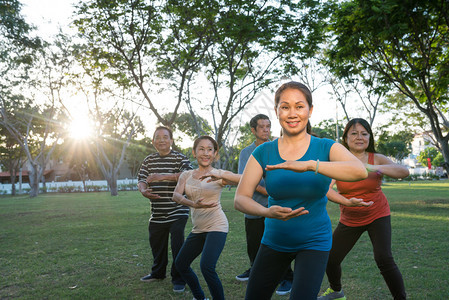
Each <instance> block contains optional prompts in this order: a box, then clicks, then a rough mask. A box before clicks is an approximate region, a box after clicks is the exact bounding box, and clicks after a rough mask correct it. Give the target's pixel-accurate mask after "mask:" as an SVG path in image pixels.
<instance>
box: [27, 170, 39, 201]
mask: <svg viewBox="0 0 449 300" xmlns="http://www.w3.org/2000/svg"><path fill="white" fill-rule="evenodd" d="M29 166H30V168H29V170H28V178H29V180H30V188H31V190H30V197H36V196H37V195H38V194H39V174H38V173H39V172H38V170H37V166H36V165H32V164H30V165H29Z"/></svg>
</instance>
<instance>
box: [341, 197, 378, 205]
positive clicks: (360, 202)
mask: <svg viewBox="0 0 449 300" xmlns="http://www.w3.org/2000/svg"><path fill="white" fill-rule="evenodd" d="M348 201H349V202H350V204H349V205H347V206H364V207H367V206H371V205H373V203H374V202H373V201H370V202H365V201H363V199H360V198H351V199H348Z"/></svg>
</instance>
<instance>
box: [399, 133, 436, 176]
mask: <svg viewBox="0 0 449 300" xmlns="http://www.w3.org/2000/svg"><path fill="white" fill-rule="evenodd" d="M433 143H434V138H433V133H432V131H430V130H429V131H424V132H422V133H417V134H415V136H414V138H413V141H412V143H411V148H412V149H411V150H412V151H411V153H410V154H409V156H408V157H406V158H404V160H403V163H404V164H405V165H406V166H408V167H410V168H422V167H423V166H422V165H421V163H419V162H418V160H417V159H418V156H419V154H420V153H421V152H422V151H423V150H424V149H426V148H428V147H434V144H433Z"/></svg>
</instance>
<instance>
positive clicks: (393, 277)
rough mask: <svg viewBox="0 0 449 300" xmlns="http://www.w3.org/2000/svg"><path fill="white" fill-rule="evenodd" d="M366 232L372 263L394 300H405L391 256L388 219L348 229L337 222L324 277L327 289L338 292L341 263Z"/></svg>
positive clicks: (403, 290)
mask: <svg viewBox="0 0 449 300" xmlns="http://www.w3.org/2000/svg"><path fill="white" fill-rule="evenodd" d="M365 231H368V235H369V237H370V239H371V243H372V245H373V252H374V260H375V261H376V264H377V267H378V268H379V270H380V273H381V274H382V276H383V277H384V280H385V282H386V283H387V286H388V288H389V289H390V293H391V295H393V298H394V299H406V294H405V287H404V281H403V280H402V275H401V271H399V268H398V266H397V265H396V263H395V262H394V259H393V255H392V253H391V218H390V216H387V217H382V218H379V219H377V220H375V221H373V222H372V223H371V224H368V225H365V226H360V227H350V226H346V225H343V224H341V223H338V225H337V228H336V229H335V231H334V233H333V236H332V249H331V251H330V254H329V260H328V263H327V268H326V274H327V278H328V280H329V284H330V287H331V288H332V289H333V290H334V291H340V290H341V262H342V261H343V260H344V258H345V257H346V255H347V254H348V253H349V251H351V249H352V248H353V247H354V245H355V243H356V242H357V240H358V239H359V238H360V236H361V235H362V233H363V232H365Z"/></svg>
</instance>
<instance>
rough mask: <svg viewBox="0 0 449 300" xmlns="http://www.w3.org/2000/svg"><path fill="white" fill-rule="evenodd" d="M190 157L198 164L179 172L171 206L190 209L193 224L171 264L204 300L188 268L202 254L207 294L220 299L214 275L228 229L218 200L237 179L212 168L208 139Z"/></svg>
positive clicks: (213, 145)
mask: <svg viewBox="0 0 449 300" xmlns="http://www.w3.org/2000/svg"><path fill="white" fill-rule="evenodd" d="M193 156H194V157H195V158H196V159H197V161H198V169H195V170H190V171H186V172H183V173H182V174H181V176H180V177H179V180H178V184H177V186H176V188H175V191H174V193H173V200H174V201H175V202H177V203H179V204H182V205H187V206H190V207H191V216H192V223H193V228H192V232H191V233H190V234H189V236H188V237H187V239H186V240H185V242H184V245H183V246H182V248H181V250H180V252H179V254H178V256H177V257H176V261H175V264H176V268H177V269H178V271H179V272H180V274H181V276H182V278H183V279H184V280H185V282H186V283H187V284H188V285H189V287H190V290H191V291H192V294H193V296H194V297H195V299H205V295H204V291H203V290H202V288H201V286H200V283H199V281H198V277H197V276H196V274H195V272H194V271H193V270H192V268H191V267H190V265H191V263H192V262H193V261H194V260H195V258H197V257H198V256H199V255H200V254H201V253H202V255H201V261H200V267H201V273H202V274H203V276H204V279H205V280H206V283H207V286H208V288H209V291H210V294H211V296H212V298H213V299H224V291H223V286H222V284H221V281H220V278H219V277H218V274H217V272H216V271H215V266H216V264H217V261H218V258H219V257H220V254H221V252H222V250H223V248H224V245H225V242H226V236H227V233H228V228H229V225H228V220H227V218H226V215H225V213H224V212H223V210H222V208H221V204H220V197H221V191H222V189H223V186H225V185H230V184H231V185H236V184H238V182H239V180H240V175H239V174H234V173H232V172H229V171H225V170H217V169H215V168H213V167H212V163H213V162H214V161H215V159H216V158H217V157H218V144H217V142H216V141H215V140H214V139H213V138H211V137H210V136H201V137H199V138H198V139H196V140H195V142H194V144H193ZM206 178H209V179H207V180H205V179H206ZM184 193H185V195H186V197H184V196H183V194H184Z"/></svg>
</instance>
